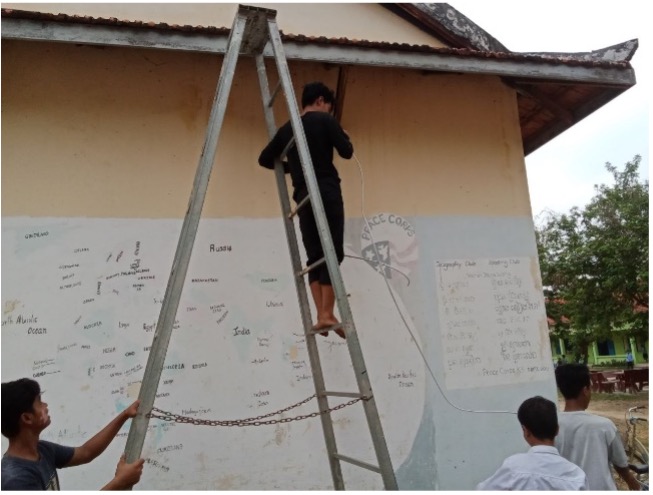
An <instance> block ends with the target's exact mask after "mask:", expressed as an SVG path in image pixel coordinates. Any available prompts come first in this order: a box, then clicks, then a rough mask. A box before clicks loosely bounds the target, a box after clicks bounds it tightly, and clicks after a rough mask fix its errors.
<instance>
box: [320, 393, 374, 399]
mask: <svg viewBox="0 0 653 495" xmlns="http://www.w3.org/2000/svg"><path fill="white" fill-rule="evenodd" d="M320 395H322V396H324V397H326V396H328V397H351V398H353V399H357V398H358V397H363V394H361V393H359V392H329V391H324V392H322V393H321V394H320Z"/></svg>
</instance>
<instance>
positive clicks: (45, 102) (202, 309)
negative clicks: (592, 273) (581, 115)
mask: <svg viewBox="0 0 653 495" xmlns="http://www.w3.org/2000/svg"><path fill="white" fill-rule="evenodd" d="M219 66H220V57H218V56H212V55H206V54H190V53H173V52H163V51H153V50H144V49H121V48H99V47H87V46H74V45H64V44H51V43H36V42H16V41H4V42H3V43H2V87H3V91H2V112H3V115H2V116H3V119H2V137H3V146H2V163H3V175H2V191H3V194H2V215H3V294H2V300H3V326H2V328H3V330H2V338H3V346H2V375H3V380H5V379H10V378H13V377H19V376H25V375H27V376H36V377H38V378H39V380H41V381H42V384H43V385H44V388H49V389H51V390H57V391H58V396H57V398H56V400H57V401H60V402H61V404H60V405H59V406H58V407H56V406H53V405H52V401H51V403H50V404H51V405H50V408H51V410H52V411H56V412H57V415H56V419H53V428H50V429H49V430H50V431H49V432H48V433H47V435H48V436H47V438H48V439H51V440H54V441H61V442H64V443H65V442H72V443H74V442H81V441H82V440H83V439H84V438H87V437H88V434H89V432H92V431H93V430H95V429H97V428H99V427H101V426H102V424H103V422H106V421H108V420H109V418H110V417H111V415H112V414H114V413H115V411H116V410H119V409H120V408H121V407H124V405H126V404H127V403H128V400H131V399H132V398H135V397H136V396H137V394H138V386H139V378H140V377H141V376H142V368H143V367H144V366H145V361H146V358H147V350H148V345H149V344H148V342H151V335H152V333H151V332H152V329H153V325H154V324H155V322H156V319H157V316H158V309H159V305H160V303H161V298H162V297H163V293H164V290H165V284H166V281H167V273H168V270H169V267H170V263H171V261H172V257H173V254H174V249H175V246H176V242H177V235H178V232H179V227H180V223H181V219H182V218H183V215H184V213H185V211H186V207H187V204H188V197H189V193H190V189H191V185H192V181H193V177H194V172H195V169H196V167H197V161H198V158H199V155H200V153H201V149H202V146H203V140H204V131H205V126H206V122H207V119H208V114H209V111H210V104H211V101H212V99H213V95H214V91H215V86H216V83H217V77H218V73H219ZM291 70H292V73H293V80H294V84H295V87H296V90H297V91H299V89H300V88H301V86H302V85H303V84H304V83H305V82H308V81H312V80H323V81H325V82H327V83H328V84H330V85H332V86H335V82H336V80H337V70H336V68H334V67H330V66H326V65H323V64H298V63H293V64H291ZM277 110H278V121H279V122H281V121H283V120H284V119H285V112H284V111H283V108H282V106H281V105H279V107H278V109H277ZM342 123H343V126H344V128H345V129H346V130H347V131H348V132H349V133H350V135H351V136H352V140H353V142H354V146H355V152H356V156H357V157H358V159H359V160H360V163H361V165H362V170H363V178H364V189H363V187H362V184H361V175H360V173H359V169H358V167H357V165H356V162H355V161H349V162H347V161H344V160H340V159H337V161H336V166H337V167H338V168H339V171H340V173H341V176H342V186H343V192H344V199H345V205H346V212H347V224H346V235H345V236H346V239H345V250H346V253H347V255H348V258H346V260H345V262H344V263H343V267H342V271H343V276H344V278H345V283H346V285H347V288H348V292H349V293H350V295H351V297H350V300H351V304H352V309H353V311H354V314H355V317H356V323H357V328H358V329H359V334H360V336H361V341H362V345H363V351H364V353H365V356H366V362H367V365H368V368H369V370H370V376H371V380H372V384H373V387H374V390H375V391H376V394H377V400H378V402H379V409H380V411H381V416H382V421H383V422H384V426H385V429H386V436H387V438H388V443H389V445H390V449H391V454H392V457H393V462H394V465H395V469H396V472H397V477H398V480H399V483H400V487H401V488H404V489H409V488H421V489H437V488H439V489H470V488H473V487H474V486H475V484H476V483H477V482H479V481H481V480H482V479H483V478H484V477H487V476H489V475H490V474H491V473H492V472H493V471H494V470H496V468H497V467H498V465H499V464H500V462H501V460H502V459H503V458H504V457H506V456H507V455H509V454H512V453H514V452H516V451H523V450H525V448H526V445H525V444H524V442H523V439H522V436H521V432H520V430H519V427H518V425H517V424H516V422H515V419H514V416H513V415H512V414H509V413H511V412H514V411H516V409H517V407H518V406H519V404H520V403H521V402H522V401H523V400H524V399H525V398H527V397H530V396H532V395H537V394H540V395H545V396H548V397H551V398H555V387H554V384H553V375H552V366H551V362H552V361H551V352H550V343H549V337H548V328H547V325H546V316H545V314H544V306H543V300H542V296H541V294H542V292H541V282H540V277H539V268H538V264H537V251H536V247H535V239H534V235H533V224H532V220H531V212H530V206H529V199H528V192H527V183H526V174H525V167H524V159H523V154H522V151H521V139H520V135H519V123H518V116H517V108H516V97H515V94H514V92H513V91H512V90H511V89H509V88H507V87H506V86H504V85H503V84H502V83H501V81H500V80H499V78H496V77H489V76H488V77H480V76H461V75H454V74H430V75H424V74H421V73H419V72H414V71H408V70H386V69H379V68H376V69H375V68H362V67H351V72H350V78H349V83H348V87H347V96H346V101H345V108H344V115H343V121H342ZM266 142H267V136H266V133H265V127H264V124H263V118H262V110H261V103H260V99H259V93H258V88H257V78H256V74H255V70H254V67H253V63H252V62H251V61H250V60H242V61H241V62H240V63H239V66H238V69H237V72H236V77H235V83H234V87H233V89H232V93H231V96H230V100H229V106H228V110H227V115H226V120H225V125H224V128H223V132H222V135H221V139H220V143H219V145H218V153H217V158H216V163H215V167H214V171H213V174H212V179H211V183H210V185H209V191H208V195H207V198H206V202H205V207H204V211H203V221H202V223H201V224H200V232H199V233H198V239H197V241H196V247H195V251H194V254H193V260H192V261H191V267H190V268H189V275H188V277H187V282H186V287H187V288H186V289H185V291H184V295H183V297H182V303H181V305H180V312H178V318H179V322H178V328H177V329H176V330H175V335H178V337H176V338H175V339H173V341H172V342H171V348H170V350H169V353H168V358H167V361H166V365H167V366H169V368H166V371H165V374H166V377H165V378H166V379H167V380H169V381H168V382H167V383H166V381H165V380H164V381H163V383H162V384H161V387H160V389H159V391H160V394H159V395H160V397H159V398H158V399H157V405H158V407H161V408H165V409H166V410H172V411H183V410H187V411H191V413H189V414H200V413H199V412H198V411H203V413H201V414H200V416H203V417H206V416H207V415H208V417H211V418H225V417H232V418H233V417H239V416H242V415H247V416H249V415H255V414H259V413H260V412H268V411H269V410H270V409H273V410H274V409H278V408H281V407H285V406H286V405H288V404H290V403H293V402H295V401H298V400H300V399H301V398H303V397H304V396H306V395H310V394H311V393H312V391H311V390H312V384H311V381H310V369H309V368H307V362H308V358H307V356H306V355H305V352H306V351H305V342H304V341H303V337H302V333H301V326H300V322H299V314H298V307H297V301H296V297H295V296H294V288H293V281H292V277H291V275H290V273H291V269H290V265H289V261H288V256H287V247H286V246H285V236H284V233H283V228H282V225H281V222H280V220H279V212H280V210H279V204H278V196H277V192H276V190H275V188H274V185H273V184H274V182H273V178H272V175H271V173H270V172H269V171H267V170H264V169H261V168H260V167H259V166H258V165H257V163H256V160H257V156H258V153H259V151H260V149H261V148H262V147H263V146H264V145H265V143H266ZM363 196H364V200H365V201H364V204H363V202H362V200H363ZM363 207H364V211H365V217H364V216H363V213H362V210H363ZM373 243H376V244H377V247H378V248H379V249H386V250H387V251H386V253H387V259H386V262H387V263H388V264H390V266H391V268H392V270H390V269H387V270H386V272H385V276H386V277H387V278H386V279H384V278H383V277H380V276H379V264H378V263H376V262H375V261H370V259H371V260H375V259H378V258H375V254H372V257H371V258H370V257H369V256H368V255H369V254H370V253H372V252H373ZM366 259H367V261H365V260H366ZM381 271H383V270H381ZM386 282H387V283H386ZM37 325H38V326H37ZM245 330H247V332H245ZM407 330H410V331H411V332H412V334H410V333H409V332H407ZM413 339H414V340H415V341H417V342H419V343H420V344H421V346H422V349H423V351H424V354H425V356H426V358H427V360H428V362H429V363H430V366H431V368H432V371H433V375H434V378H435V379H436V380H437V383H436V382H435V381H434V380H433V378H432V377H431V375H430V373H429V371H428V370H427V369H426V367H425V365H424V363H423V362H422V359H421V357H420V355H419V354H418V353H417V349H416V347H415V345H414V342H413ZM320 346H321V352H324V353H325V354H324V355H325V356H327V357H325V358H323V365H324V366H325V368H327V376H334V377H335V385H338V386H339V387H340V389H342V390H349V389H351V387H352V386H353V383H352V377H351V376H350V373H349V372H348V370H349V365H348V361H347V355H346V352H345V348H344V343H343V342H342V341H338V340H337V337H329V338H328V339H325V340H322V341H321V342H320ZM17 349H20V350H21V352H16V351H15V350H17ZM182 365H183V366H182ZM79 370H82V373H81V374H80V373H79ZM329 373H330V375H329ZM335 385H334V388H335ZM328 386H330V385H329V382H328ZM108 391H110V392H111V395H109V393H108ZM257 394H258V395H257ZM300 396H301V397H300ZM80 397H84V398H86V399H88V403H89V404H93V406H92V412H93V413H92V414H91V415H87V414H82V413H80V412H79V411H77V409H75V410H71V409H70V408H68V407H66V404H70V403H78V402H79V400H80ZM408 405H410V406H408ZM192 411H194V413H193V412H192ZM300 411H301V412H306V410H301V409H300ZM309 411H310V409H309ZM461 411H464V412H463V413H461ZM470 411H475V412H470ZM484 411H503V412H504V413H505V414H490V413H486V412H484ZM338 414H339V415H337V416H334V418H335V419H336V423H337V434H339V438H340V440H339V441H340V442H341V443H340V444H339V445H340V446H341V447H342V448H343V451H345V452H348V453H349V454H351V455H353V456H355V457H356V456H358V457H361V458H363V459H365V460H367V461H369V462H372V461H373V459H374V457H373V454H372V453H371V450H370V449H369V448H368V447H367V446H369V441H368V439H367V438H366V437H360V435H361V434H362V432H365V428H364V425H363V423H362V416H361V415H360V411H358V412H356V411H355V410H354V409H353V408H348V409H347V411H345V412H342V413H338ZM311 421H312V422H311ZM311 421H306V422H303V423H297V424H283V425H276V426H266V427H264V428H263V427H261V429H256V428H253V429H248V428H242V429H237V431H232V430H233V429H231V430H228V431H224V430H220V432H212V433H208V432H206V430H201V431H198V429H197V427H195V429H193V428H190V427H180V426H179V425H177V426H175V427H174V428H173V427H171V426H167V427H163V426H161V423H157V424H158V425H159V426H157V427H156V429H154V427H153V430H152V431H151V433H150V434H149V436H148V440H147V444H146V447H145V450H144V455H145V456H146V457H147V458H148V466H147V469H146V474H145V475H144V478H143V482H142V486H143V487H144V488H150V489H153V488H161V487H166V488H170V487H177V488H180V489H181V488H189V489H192V488H196V489H206V488H218V489H241V488H246V489H264V488H271V487H272V488H273V487H278V488H283V487H285V488H287V487H288V486H293V487H296V488H303V489H304V488H316V489H317V488H319V489H328V488H329V487H330V476H329V473H328V469H327V468H326V462H325V459H324V454H323V442H322V438H321V432H320V427H319V422H318V421H317V420H311ZM54 425H56V426H54ZM189 428H190V429H189ZM125 435H126V431H123V432H122V433H121V439H120V440H118V441H117V442H116V443H115V445H114V446H112V447H111V449H110V451H109V453H108V454H105V456H106V458H107V459H109V458H111V455H114V457H115V458H116V459H117V457H118V454H119V452H120V449H121V446H122V445H123V444H122V443H121V442H122V441H124V439H122V437H123V436H125ZM180 445H181V447H179V446H180ZM316 446H318V447H316ZM478 452H492V455H484V456H478ZM182 459H185V460H184V461H183V462H181V460H182ZM256 466H258V467H256ZM110 471H111V468H108V467H107V466H106V465H99V464H96V465H94V466H88V467H84V468H78V470H70V472H67V471H66V472H65V473H64V474H63V475H62V482H63V483H65V484H64V486H65V487H69V488H84V487H87V485H88V482H89V480H97V482H98V483H99V482H100V480H103V479H105V478H106V476H107V473H108V472H110ZM358 471H360V470H351V469H350V468H345V479H346V480H347V481H348V483H349V484H348V485H347V486H348V487H349V488H359V489H367V488H379V487H380V486H379V481H378V479H377V477H375V476H372V477H366V475H364V474H361V473H359V472H358ZM461 472H464V473H466V474H465V476H460V474H459V473H461ZM227 473H230V474H227Z"/></svg>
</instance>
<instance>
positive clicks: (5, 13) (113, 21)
mask: <svg viewBox="0 0 653 495" xmlns="http://www.w3.org/2000/svg"><path fill="white" fill-rule="evenodd" d="M2 17H6V18H12V19H31V20H38V21H49V22H61V23H76V24H86V25H103V26H118V27H120V26H123V27H130V28H141V29H155V30H159V31H174V32H184V33H201V34H214V35H218V36H227V35H228V34H229V32H230V30H231V29H230V28H227V27H214V26H190V25H183V26H182V25H178V24H167V23H164V22H154V21H138V20H137V21H133V20H120V19H117V18H115V17H111V18H104V17H91V16H78V15H68V14H51V13H43V12H33V11H27V10H16V9H5V8H3V9H2ZM282 39H283V40H284V41H291V42H295V43H306V44H314V45H339V46H351V47H357V48H371V49H377V50H388V51H407V52H413V53H415V52H418V53H440V54H446V55H451V56H457V57H473V58H484V59H499V60H511V61H517V62H519V61H523V62H539V63H547V64H563V65H568V66H583V67H597V68H629V67H630V63H629V62H628V61H614V60H605V59H600V58H598V59H590V58H589V57H588V54H578V56H575V55H574V54H555V53H542V54H537V53H527V54H525V53H516V52H497V51H481V50H473V49H469V48H435V47H432V46H428V45H411V44H407V43H390V42H385V41H368V40H357V39H351V38H327V37H324V36H306V35H303V34H285V33H283V32H282Z"/></svg>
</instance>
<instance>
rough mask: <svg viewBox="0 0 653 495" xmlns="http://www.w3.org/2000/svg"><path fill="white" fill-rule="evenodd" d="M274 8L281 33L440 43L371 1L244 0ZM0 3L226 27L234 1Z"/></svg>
mask: <svg viewBox="0 0 653 495" xmlns="http://www.w3.org/2000/svg"><path fill="white" fill-rule="evenodd" d="M247 5H254V6H259V7H265V8H268V9H274V10H276V11H277V21H278V23H279V28H280V29H281V30H282V31H283V32H284V33H286V34H304V35H307V36H326V37H329V38H340V37H345V38H353V39H359V40H369V41H387V42H391V43H408V44H411V45H422V44H424V45H429V46H434V47H442V46H445V45H443V44H442V43H441V42H439V41H438V40H436V39H434V38H433V37H432V36H430V35H428V34H426V33H425V32H423V31H421V30H420V29H418V28H417V27H415V26H413V25H412V24H410V23H409V22H407V21H404V20H403V19H401V18H400V17H398V16H397V15H395V14H393V13H392V12H390V11H389V10H387V9H385V8H384V7H382V6H380V5H379V4H376V3H342V4H340V5H339V7H341V8H334V4H330V3H247ZM2 7H3V8H10V9H17V10H30V11H34V12H43V13H51V14H58V13H63V14H68V15H78V16H91V17H104V18H110V17H115V18H117V19H120V20H127V21H144V22H165V23H168V24H178V25H182V26H183V25H190V26H215V27H226V28H230V27H231V25H232V23H233V20H234V15H235V14H236V12H237V10H238V4H237V3H159V4H156V8H155V9H153V8H152V7H153V5H152V4H151V3H11V2H10V3H3V4H2Z"/></svg>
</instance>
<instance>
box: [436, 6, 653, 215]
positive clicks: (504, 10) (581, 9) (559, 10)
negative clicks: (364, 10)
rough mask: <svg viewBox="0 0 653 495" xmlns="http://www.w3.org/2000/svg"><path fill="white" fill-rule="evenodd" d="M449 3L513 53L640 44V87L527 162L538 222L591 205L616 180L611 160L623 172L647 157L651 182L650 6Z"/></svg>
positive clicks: (644, 168)
mask: <svg viewBox="0 0 653 495" xmlns="http://www.w3.org/2000/svg"><path fill="white" fill-rule="evenodd" d="M448 3H449V4H450V5H451V6H453V7H454V8H455V9H457V10H458V11H460V12H462V13H463V14H465V15H466V16H467V17H469V18H470V19H471V20H472V21H473V22H475V23H476V24H478V25H479V26H480V27H482V28H483V29H485V31H487V32H488V33H489V34H490V35H492V36H493V37H494V38H496V39H497V40H499V41H500V42H501V43H503V45H505V46H506V47H507V48H508V49H510V50H512V51H519V52H531V51H547V52H554V51H555V52H585V51H591V50H597V49H600V48H605V47H607V46H610V45H615V44H617V43H621V42H623V41H627V40H630V39H634V38H637V39H639V48H638V50H637V52H636V53H635V56H634V57H633V60H632V64H633V67H634V68H635V76H636V78H637V84H636V85H635V86H634V87H633V88H630V89H629V90H627V91H626V92H625V93H623V94H621V95H620V96H618V97H617V98H615V99H614V100H612V101H611V102H610V103H608V104H606V105H604V106H603V107H601V108H600V109H599V110H597V111H595V112H594V113H593V114H591V115H590V116H589V117H586V118H585V119H583V120H582V121H581V122H579V123H578V124H576V125H574V126H573V127H572V128H571V129H569V130H567V131H565V132H564V133H563V134H561V135H559V136H558V137H556V138H554V139H553V140H552V141H550V142H549V143H547V144H545V145H544V146H542V147H541V148H539V149H538V150H537V151H535V152H533V153H531V154H530V155H529V156H527V157H526V168H527V172H528V182H529V189H530V195H531V205H532V209H533V215H534V216H537V215H538V214H539V213H540V212H541V211H542V210H545V209H551V210H554V211H557V212H565V211H567V210H569V209H570V208H571V207H572V206H584V205H585V204H586V203H587V202H588V201H589V200H590V199H591V198H592V196H593V195H594V188H593V186H594V184H599V183H605V182H609V181H610V174H609V173H608V172H606V170H605V166H604V164H605V162H610V163H612V164H613V165H615V166H618V167H620V168H623V165H624V164H625V163H626V162H627V161H630V160H631V159H632V158H633V157H634V156H635V155H641V156H642V167H641V170H640V172H641V175H642V176H643V177H646V178H648V163H649V150H648V142H649V123H648V117H649V112H650V105H651V96H650V93H651V91H650V90H651V60H653V54H652V52H651V30H652V29H653V28H652V26H651V22H650V19H651V18H650V16H649V15H648V14H647V13H645V11H644V5H645V4H644V2H641V3H636V2H634V1H631V0H626V1H620V2H606V1H594V2H585V1H578V0H568V1H566V2H561V1H547V2H523V1H522V2H515V1H501V0H499V1H478V0H460V1H457V0H450V1H449V2H448ZM646 60H648V61H649V62H648V66H647V63H646Z"/></svg>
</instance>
